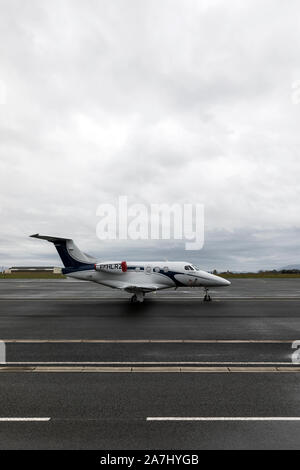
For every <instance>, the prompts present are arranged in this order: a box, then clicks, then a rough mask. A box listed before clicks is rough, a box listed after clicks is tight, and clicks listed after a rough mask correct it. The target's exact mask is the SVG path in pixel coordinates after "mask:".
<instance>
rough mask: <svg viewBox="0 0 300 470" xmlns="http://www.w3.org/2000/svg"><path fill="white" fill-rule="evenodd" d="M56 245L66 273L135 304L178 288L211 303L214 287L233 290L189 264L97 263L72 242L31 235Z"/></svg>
mask: <svg viewBox="0 0 300 470" xmlns="http://www.w3.org/2000/svg"><path fill="white" fill-rule="evenodd" d="M31 237H33V238H40V239H42V240H47V241H48V242H51V243H53V244H54V246H55V248H56V250H57V252H58V254H59V256H60V258H61V260H62V262H63V264H64V268H63V269H62V273H63V274H65V275H66V276H68V277H71V278H75V279H80V280H83V281H92V282H96V283H98V284H102V285H104V286H108V287H111V288H113V289H121V290H123V291H126V292H128V293H130V294H132V297H131V299H130V301H131V302H143V301H144V298H145V294H147V293H148V292H155V291H158V290H162V289H170V288H175V289H177V288H178V287H203V288H204V291H205V295H204V299H203V300H204V301H210V300H211V296H210V295H209V293H208V291H209V288H210V287H224V286H229V285H230V282H229V281H227V280H226V279H223V278H222V277H220V276H216V275H214V274H211V273H208V272H206V271H202V270H200V269H199V268H198V267H197V266H195V265H193V264H191V263H188V262H185V261H151V262H149V261H145V262H143V261H97V260H96V259H94V258H93V257H91V256H89V255H87V254H85V253H83V252H82V251H81V250H80V249H79V248H78V247H77V246H76V245H75V243H74V242H73V240H72V239H70V238H59V237H51V236H47V235H39V234H35V235H31Z"/></svg>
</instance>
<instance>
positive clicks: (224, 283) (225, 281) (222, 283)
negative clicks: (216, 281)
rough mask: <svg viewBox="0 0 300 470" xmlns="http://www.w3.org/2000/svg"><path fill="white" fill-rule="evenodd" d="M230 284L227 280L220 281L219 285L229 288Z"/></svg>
mask: <svg viewBox="0 0 300 470" xmlns="http://www.w3.org/2000/svg"><path fill="white" fill-rule="evenodd" d="M230 284H231V282H230V281H227V279H222V280H221V285H222V286H230Z"/></svg>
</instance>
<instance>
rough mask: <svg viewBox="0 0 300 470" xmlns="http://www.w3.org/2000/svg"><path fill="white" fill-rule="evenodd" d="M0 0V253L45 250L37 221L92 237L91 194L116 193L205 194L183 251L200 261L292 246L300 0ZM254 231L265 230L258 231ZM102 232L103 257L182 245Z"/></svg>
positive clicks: (7, 259)
mask: <svg viewBox="0 0 300 470" xmlns="http://www.w3.org/2000/svg"><path fill="white" fill-rule="evenodd" d="M1 7H2V8H1V18H0V40H1V44H4V45H5V47H4V48H3V50H2V53H1V57H0V80H1V82H3V83H4V84H5V86H6V98H7V99H6V103H5V104H0V193H1V199H0V216H1V229H0V236H1V248H0V250H1V258H0V264H11V263H12V262H13V259H15V260H17V259H20V260H21V259H23V258H22V257H23V256H24V257H25V258H26V256H28V257H29V259H30V260H31V262H37V263H39V261H40V260H41V259H43V256H46V258H45V259H48V260H49V261H50V259H53V260H55V255H53V256H52V255H50V254H49V256H50V258H48V257H47V255H46V254H45V250H46V247H44V248H42V246H40V245H39V248H37V245H33V244H32V240H27V238H26V237H27V236H28V235H29V234H30V233H33V232H45V233H54V234H57V235H67V236H73V237H74V238H75V239H76V240H78V241H79V242H80V243H81V244H82V245H83V246H86V251H89V248H90V249H92V250H93V249H94V248H95V249H96V251H98V248H99V242H98V241H97V239H96V235H95V227H96V223H97V221H98V220H97V217H96V208H97V206H98V204H100V203H101V202H108V201H110V202H111V201H114V200H115V198H116V197H117V196H118V195H122V194H125V195H128V197H129V198H130V199H131V200H132V201H135V202H142V201H143V202H144V201H145V202H148V203H151V202H170V203H174V202H184V201H187V202H194V203H195V202H198V203H199V202H201V203H204V204H205V218H206V244H205V247H204V250H202V251H201V252H199V253H196V252H193V253H192V254H193V257H194V258H195V261H197V260H199V262H200V261H201V262H203V263H204V264H205V265H207V266H208V267H211V268H213V267H221V268H222V267H224V268H225V267H227V266H228V267H229V268H232V269H234V268H235V267H236V269H238V266H243V267H244V268H245V269H247V267H251V268H254V267H257V269H259V267H260V266H261V265H263V266H267V265H269V264H268V263H270V266H271V265H272V266H273V265H274V266H278V264H280V263H283V264H290V262H294V260H291V259H290V258H291V250H292V249H294V248H295V246H296V245H295V243H296V238H295V233H296V231H297V230H298V229H299V227H300V219H299V203H298V201H299V196H300V194H299V192H300V190H299V172H300V162H299V158H298V149H299V144H300V137H299V113H300V105H298V106H297V105H293V103H292V96H291V95H292V88H291V87H292V83H293V81H295V80H299V79H300V59H299V52H298V51H299V42H300V34H299V28H298V17H299V4H298V2H296V1H294V0H291V1H290V2H289V4H288V6H287V5H283V3H282V2H281V1H279V0H272V1H270V0H264V1H260V2H258V1H257V0H255V1H254V0H249V1H243V2H235V1H230V0H229V1H225V0H224V1H221V0H220V1H218V0H215V1H213V0H210V1H201V2H199V1H196V0H191V1H189V2H185V3H183V2H181V1H179V0H178V1H177V0H159V1H158V0H153V1H151V2H148V1H145V0H144V1H143V0H142V1H141V0H128V1H126V2H124V1H121V0H119V1H114V2H111V1H108V0H97V1H96V0H88V1H87V2H82V1H76V0H72V1H70V0H63V1H58V0H54V1H52V2H49V1H47V0H27V1H26V2H23V1H21V0H9V1H8V0H3V1H2V2H1ZM256 231H257V233H266V234H273V235H272V236H273V238H274V241H272V239H270V240H269V241H268V243H267V242H266V241H258V239H256V238H255V236H254V235H253V234H254V233H256ZM228 233H230V234H232V235H231V236H230V237H229V238H228V237H227V234H228ZM216 234H217V235H216ZM282 234H285V236H283V235H282ZM219 236H220V237H221V238H218V237H219ZM278 240H279V242H278ZM278 243H279V245H280V246H278ZM275 246H276V253H275V248H274V247H275ZM222 247H223V248H224V249H223V248H222ZM261 247H263V248H261ZM106 248H107V250H108V252H107V255H109V257H111V256H112V255H113V254H114V253H115V254H116V255H118V254H119V253H120V254H121V253H122V254H123V253H128V255H131V254H132V255H133V256H134V253H136V255H138V256H137V257H139V258H146V257H148V256H149V257H152V258H156V257H157V256H158V255H161V256H163V253H164V252H166V253H167V256H168V257H171V256H172V257H175V256H176V257H180V258H183V259H184V258H186V254H188V253H186V252H184V251H182V249H181V248H180V247H178V246H177V245H174V243H173V242H172V241H170V242H169V244H161V243H153V242H148V243H143V244H137V245H136V247H134V246H132V244H131V243H125V242H124V243H123V244H122V243H121V242H120V243H118V244H115V245H113V243H111V244H109V246H108V245H106ZM47 249H49V247H48V246H47ZM272 250H273V251H272ZM266 253H268V255H267V254H266ZM272 253H273V255H274V254H275V258H273V255H272ZM100 254H101V255H102V253H101V251H100ZM143 254H144V256H143ZM51 256H52V258H51ZM285 257H286V259H285ZM173 259H174V258H173ZM13 264H16V263H13Z"/></svg>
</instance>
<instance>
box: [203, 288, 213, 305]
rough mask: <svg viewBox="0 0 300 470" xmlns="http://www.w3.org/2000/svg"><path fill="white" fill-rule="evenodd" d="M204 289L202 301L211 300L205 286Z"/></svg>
mask: <svg viewBox="0 0 300 470" xmlns="http://www.w3.org/2000/svg"><path fill="white" fill-rule="evenodd" d="M204 291H205V295H204V298H203V302H211V300H212V298H211V296H210V295H209V293H208V289H207V288H206V287H205V288H204Z"/></svg>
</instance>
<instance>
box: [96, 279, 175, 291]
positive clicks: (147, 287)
mask: <svg viewBox="0 0 300 470" xmlns="http://www.w3.org/2000/svg"><path fill="white" fill-rule="evenodd" d="M101 284H104V285H105V286H108V287H112V288H113V289H121V290H125V291H126V292H130V293H133V294H134V293H136V292H153V291H157V290H160V289H166V287H169V286H166V285H165V284H151V283H149V284H132V283H129V282H123V281H114V280H109V281H105V282H102V283H101Z"/></svg>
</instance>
